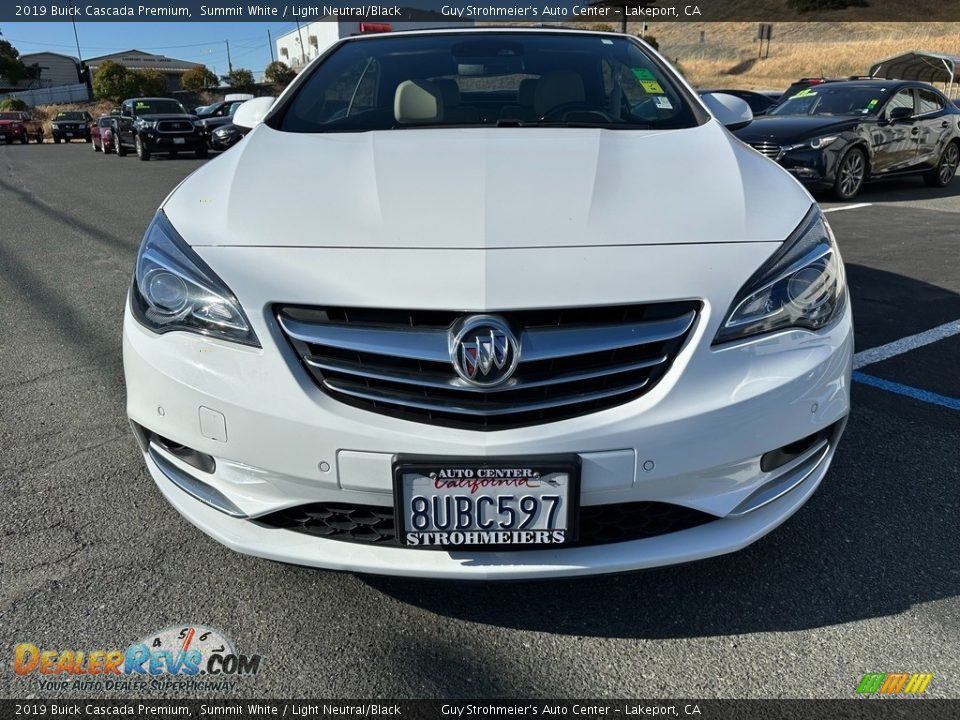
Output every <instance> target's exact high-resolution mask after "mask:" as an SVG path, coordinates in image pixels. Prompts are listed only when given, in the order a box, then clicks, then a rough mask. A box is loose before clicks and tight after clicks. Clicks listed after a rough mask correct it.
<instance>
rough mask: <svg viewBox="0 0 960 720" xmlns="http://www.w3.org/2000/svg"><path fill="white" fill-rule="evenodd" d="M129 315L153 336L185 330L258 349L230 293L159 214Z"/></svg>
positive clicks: (140, 262)
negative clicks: (131, 313) (148, 329)
mask: <svg viewBox="0 0 960 720" xmlns="http://www.w3.org/2000/svg"><path fill="white" fill-rule="evenodd" d="M131 309H132V310H133V314H134V317H136V318H137V320H139V321H140V322H141V323H142V324H143V325H145V326H146V327H148V328H150V329H151V330H153V331H154V332H156V333H165V332H169V331H171V330H185V331H187V332H195V333H199V334H201V335H209V336H211V337H217V338H221V339H223V340H230V341H232V342H238V343H243V344H244V345H252V346H254V347H260V342H259V340H257V336H256V334H255V333H254V332H253V328H252V327H251V326H250V322H249V321H248V320H247V316H246V315H244V313H243V310H242V309H241V308H240V303H239V302H237V298H236V297H234V294H233V292H231V290H230V288H228V287H227V286H226V285H225V284H224V282H223V280H221V279H220V278H219V277H217V275H216V273H214V272H213V270H211V269H210V267H209V266H208V265H207V264H206V263H205V262H204V261H203V260H201V259H200V257H199V256H198V255H197V254H196V253H195V252H194V251H193V250H192V249H191V248H190V247H189V246H188V245H187V244H186V243H185V242H184V241H183V239H182V238H181V237H180V236H179V235H178V234H177V231H176V230H174V229H173V226H172V225H171V224H170V221H169V220H167V217H166V215H164V214H163V211H160V212H158V213H157V214H156V216H155V217H154V218H153V222H151V223H150V227H148V228H147V232H146V234H145V235H144V237H143V242H142V243H141V244H140V252H139V253H138V254H137V266H136V270H135V272H134V276H133V288H132V290H131Z"/></svg>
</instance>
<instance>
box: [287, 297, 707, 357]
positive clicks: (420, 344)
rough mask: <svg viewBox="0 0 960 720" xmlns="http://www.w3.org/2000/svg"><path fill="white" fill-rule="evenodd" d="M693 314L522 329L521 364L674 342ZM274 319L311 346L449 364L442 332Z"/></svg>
mask: <svg viewBox="0 0 960 720" xmlns="http://www.w3.org/2000/svg"><path fill="white" fill-rule="evenodd" d="M696 316H697V313H696V311H695V310H691V311H690V312H688V313H685V314H683V315H680V316H679V317H675V318H669V319H666V320H651V321H648V322H638V323H629V324H626V325H598V326H596V327H591V326H581V327H570V328H545V329H539V330H525V331H523V333H522V334H521V336H520V362H521V364H522V363H524V362H532V361H537V360H553V359H555V358H561V357H570V356H572V355H585V354H588V353H595V352H605V351H609V350H619V349H621V348H627V347H633V346H636V345H645V344H648V343H655V342H663V341H665V340H672V339H674V338H677V337H680V336H681V335H683V334H684V333H685V332H687V331H688V330H689V329H690V327H691V325H693V322H694V320H695V319H696ZM278 320H279V322H280V326H281V327H282V328H283V330H284V331H285V332H286V333H287V334H288V335H290V336H291V337H293V338H294V339H296V340H300V341H301V342H305V343H311V344H313V345H328V346H331V347H336V348H339V349H341V350H352V351H354V352H365V353H372V354H377V355H388V356H393V357H403V358H407V359H411V360H425V361H427V362H440V363H449V362H450V348H449V333H448V331H446V330H417V329H414V328H410V329H403V330H399V329H398V330H394V329H386V328H378V327H371V326H366V327H364V326H353V327H351V326H349V325H345V326H340V325H334V324H329V325H327V324H312V323H304V322H300V321H299V320H293V319H291V318H286V317H283V316H282V315H280V316H279V317H278Z"/></svg>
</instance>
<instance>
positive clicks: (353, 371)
mask: <svg viewBox="0 0 960 720" xmlns="http://www.w3.org/2000/svg"><path fill="white" fill-rule="evenodd" d="M304 360H305V361H306V362H307V364H308V365H310V366H311V367H316V368H319V369H320V370H327V371H329V372H335V373H344V374H345V375H354V376H356V377H365V378H370V379H373V380H383V381H386V382H395V383H401V384H404V385H418V386H422V387H431V388H438V389H443V390H459V391H462V392H472V393H496V392H507V391H511V390H522V389H527V388H539V387H549V386H551V385H561V384H563V383H571V382H578V381H581V380H592V379H594V378H600V377H605V376H608V375H619V374H621V373H626V372H631V371H634V370H643V369H645V368H649V367H653V366H655V365H659V364H661V363H665V362H666V361H667V360H668V358H667V356H666V355H661V356H660V357H657V358H653V359H651V360H643V361H640V362H635V363H627V364H624V365H613V366H610V367H605V368H601V369H597V370H584V371H580V372H571V373H561V374H559V375H556V376H554V377H551V378H547V379H544V380H524V379H523V378H522V377H520V378H514V379H515V380H516V382H513V383H512V384H507V385H503V386H501V387H493V388H480V387H474V386H472V385H467V384H466V383H465V382H463V381H462V380H461V379H460V378H457V377H452V378H446V379H441V378H442V377H443V376H440V375H439V374H438V375H436V376H434V377H431V376H428V375H427V374H423V375H421V376H418V377H414V376H411V375H401V374H399V373H394V372H384V371H382V370H376V369H373V368H365V367H363V366H358V365H349V364H347V363H335V362H330V361H326V362H324V361H318V360H315V359H313V358H310V357H307V358H304Z"/></svg>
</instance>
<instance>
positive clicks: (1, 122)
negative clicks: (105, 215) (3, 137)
mask: <svg viewBox="0 0 960 720" xmlns="http://www.w3.org/2000/svg"><path fill="white" fill-rule="evenodd" d="M25 122H26V120H0V125H23V123H25Z"/></svg>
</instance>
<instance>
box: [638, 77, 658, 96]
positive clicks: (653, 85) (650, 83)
mask: <svg viewBox="0 0 960 720" xmlns="http://www.w3.org/2000/svg"><path fill="white" fill-rule="evenodd" d="M640 84H641V85H642V86H643V89H644V90H646V91H647V92H648V93H653V94H654V95H663V88H662V87H661V86H660V83H658V82H657V81H656V80H642V81H641V82H640Z"/></svg>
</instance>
